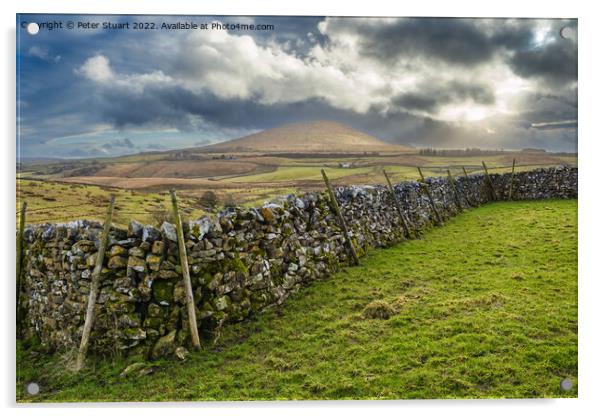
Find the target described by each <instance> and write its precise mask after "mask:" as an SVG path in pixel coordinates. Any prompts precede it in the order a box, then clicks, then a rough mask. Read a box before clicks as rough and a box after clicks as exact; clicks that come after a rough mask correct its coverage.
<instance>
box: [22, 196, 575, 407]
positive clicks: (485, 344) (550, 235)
mask: <svg viewBox="0 0 602 416" xmlns="http://www.w3.org/2000/svg"><path fill="white" fill-rule="evenodd" d="M361 263H362V264H361V266H359V267H354V268H349V269H346V270H343V271H341V272H339V273H337V274H336V275H334V276H331V277H330V278H328V279H325V280H321V281H318V282H314V283H313V284H312V285H311V286H308V287H306V288H303V289H302V290H301V291H300V292H299V293H297V294H295V295H293V296H292V297H291V298H290V299H289V300H288V301H287V302H286V303H285V304H284V305H283V306H282V307H281V308H279V309H272V310H270V311H267V312H265V313H263V314H261V315H259V316H258V317H257V318H256V319H255V320H252V321H249V322H245V323H242V324H238V325H231V326H229V327H227V328H226V329H225V330H224V331H223V333H222V335H221V337H220V338H219V340H218V341H217V342H216V343H215V344H207V345H205V346H204V348H203V350H202V351H200V352H197V353H191V354H190V356H189V357H188V359H187V361H185V362H178V361H171V360H161V361H158V362H155V363H152V364H147V365H152V366H154V372H153V373H152V374H149V375H144V376H142V375H136V376H133V377H128V378H127V379H123V378H120V377H119V373H120V372H121V371H122V370H123V369H124V367H125V366H126V365H127V364H128V363H127V362H126V361H124V360H120V359H117V360H112V361H102V362H100V361H99V362H92V363H91V364H90V366H89V367H88V368H87V369H86V370H85V371H83V372H82V373H80V374H75V373H73V372H71V371H69V370H66V369H65V368H66V359H64V358H61V357H57V356H53V357H48V356H44V355H39V354H38V355H36V354H35V353H33V352H31V351H29V350H26V349H25V348H24V347H22V346H20V345H18V346H17V370H18V373H17V374H18V377H17V400H18V401H51V402H56V401H167V400H169V401H178V400H187V401H189V400H275V399H418V398H420V399H428V398H496V397H498V398H499V397H507V398H531V397H576V396H577V201H575V200H571V201H539V202H512V203H507V202H500V203H494V204H490V205H487V206H485V207H482V208H478V209H475V210H471V211H469V212H466V213H464V214H462V215H460V216H458V217H456V218H454V219H451V220H450V221H449V222H448V223H447V224H446V225H445V226H443V227H440V228H436V229H434V230H432V231H430V232H428V233H426V234H425V235H424V236H423V238H422V239H421V240H416V241H409V242H404V243H402V244H399V245H397V246H395V247H392V248H389V249H383V250H374V251H371V252H369V253H368V255H367V257H365V258H363V259H362V262H361ZM374 301H383V302H386V303H387V304H388V305H390V306H391V308H392V309H393V310H394V313H393V315H392V316H391V317H390V318H389V319H364V318H363V317H362V312H363V311H364V309H365V308H366V306H367V305H369V304H370V303H371V302H374ZM564 378H570V379H571V380H572V382H573V386H574V387H573V389H572V390H570V391H566V392H565V391H563V390H561V389H560V382H561V380H562V379H564ZM30 381H36V382H37V383H39V384H40V386H41V393H40V394H39V395H37V396H28V395H27V393H25V385H26V384H27V383H28V382H30Z"/></svg>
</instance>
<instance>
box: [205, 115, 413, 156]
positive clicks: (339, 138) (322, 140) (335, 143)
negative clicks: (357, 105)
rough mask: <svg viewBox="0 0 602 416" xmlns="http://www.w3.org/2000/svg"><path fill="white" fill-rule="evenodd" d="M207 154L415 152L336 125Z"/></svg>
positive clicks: (276, 131)
mask: <svg viewBox="0 0 602 416" xmlns="http://www.w3.org/2000/svg"><path fill="white" fill-rule="evenodd" d="M200 151H202V152H206V153H224V152H230V153H240V152H259V153H363V152H409V151H413V149H412V148H410V147H407V146H402V145H394V144H389V143H385V142H383V141H381V140H379V139H377V138H375V137H373V136H370V135H369V134H367V133H364V132H361V131H359V130H356V129H353V128H351V127H349V126H346V125H344V124H341V123H337V122H335V121H326V120H319V121H310V122H303V123H291V124H285V125H283V126H280V127H276V128H273V129H269V130H264V131H261V132H259V133H255V134H251V135H249V136H245V137H241V138H240V139H234V140H229V141H227V142H223V143H217V144H214V145H209V146H206V147H203V148H201V149H200Z"/></svg>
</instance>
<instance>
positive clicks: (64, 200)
mask: <svg viewBox="0 0 602 416" xmlns="http://www.w3.org/2000/svg"><path fill="white" fill-rule="evenodd" d="M111 194H113V195H115V211H114V214H113V223H114V224H116V225H118V226H122V227H123V226H127V224H128V223H129V222H130V220H133V219H134V220H138V221H141V222H143V223H145V224H155V225H156V224H157V223H158V222H159V221H161V218H162V217H163V216H165V215H169V214H170V213H171V200H170V199H169V195H168V194H167V192H163V193H158V192H146V191H134V190H126V189H118V188H111V189H109V188H105V187H100V186H95V185H79V184H69V183H61V182H54V181H46V180H44V181H41V180H29V179H21V178H17V211H19V210H20V209H21V203H22V201H27V204H28V206H27V223H28V224H38V223H44V222H68V221H73V220H76V219H82V218H85V219H89V220H97V221H104V218H105V215H106V207H107V205H108V202H109V197H110V195H111ZM178 199H179V206H180V208H181V209H182V210H183V212H184V218H194V219H196V218H198V217H200V216H202V215H203V214H204V211H203V210H202V208H201V207H200V204H199V201H198V199H197V198H192V197H187V196H185V195H181V194H180V195H179V198H178ZM18 217H19V216H18V215H17V221H18Z"/></svg>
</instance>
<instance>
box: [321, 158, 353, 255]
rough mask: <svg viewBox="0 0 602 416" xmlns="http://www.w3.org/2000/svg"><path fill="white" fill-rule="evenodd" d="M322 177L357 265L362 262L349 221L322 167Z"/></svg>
mask: <svg viewBox="0 0 602 416" xmlns="http://www.w3.org/2000/svg"><path fill="white" fill-rule="evenodd" d="M322 178H324V183H325V184H326V190H327V191H328V196H329V197H330V202H331V205H332V209H333V210H334V213H335V214H336V216H337V217H338V219H339V223H340V225H341V228H342V229H343V233H344V235H345V241H346V242H347V246H348V248H349V252H350V253H351V257H352V258H353V262H354V263H355V265H358V264H360V259H359V257H358V256H357V253H356V252H355V247H353V242H352V241H351V239H350V238H349V231H348V230H347V223H346V222H345V218H344V217H343V214H341V210H340V208H339V203H338V202H337V198H336V196H335V195H334V192H333V191H332V187H331V186H330V180H328V176H326V172H325V171H324V169H322Z"/></svg>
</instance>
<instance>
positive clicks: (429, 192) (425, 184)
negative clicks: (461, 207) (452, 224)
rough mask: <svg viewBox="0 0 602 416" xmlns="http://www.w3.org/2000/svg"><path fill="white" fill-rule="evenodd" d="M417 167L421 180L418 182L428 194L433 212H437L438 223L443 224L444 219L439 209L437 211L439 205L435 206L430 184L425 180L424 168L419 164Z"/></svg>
mask: <svg viewBox="0 0 602 416" xmlns="http://www.w3.org/2000/svg"><path fill="white" fill-rule="evenodd" d="M417 168H418V173H419V174H420V181H419V182H418V183H419V184H420V189H422V190H423V191H424V193H425V194H426V196H427V197H428V199H429V202H430V203H431V208H432V209H433V212H434V213H435V218H436V220H437V223H438V224H441V223H443V221H442V220H441V216H440V215H439V211H437V207H436V206H435V201H434V200H433V196H432V195H431V191H430V190H429V187H428V184H427V183H426V181H425V180H424V175H423V174H422V169H420V166H417Z"/></svg>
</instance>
